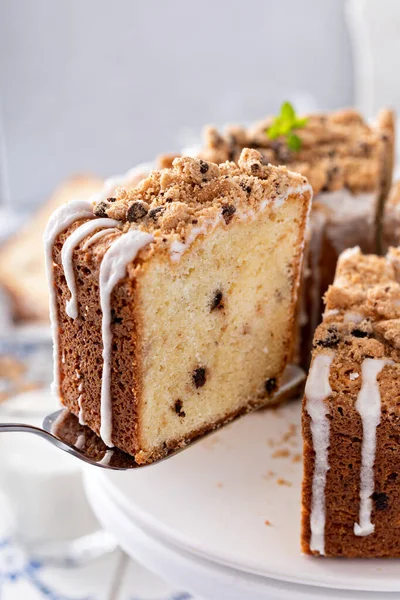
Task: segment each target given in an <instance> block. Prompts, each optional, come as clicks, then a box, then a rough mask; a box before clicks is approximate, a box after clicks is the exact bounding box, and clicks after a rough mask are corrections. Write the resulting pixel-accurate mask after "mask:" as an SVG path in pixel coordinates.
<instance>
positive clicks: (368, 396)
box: [354, 358, 393, 536]
mask: <svg viewBox="0 0 400 600" xmlns="http://www.w3.org/2000/svg"><path fill="white" fill-rule="evenodd" d="M389 364H393V362H392V361H390V360H383V359H375V358H366V359H364V361H363V363H362V366H361V375H362V385H361V389H360V391H359V394H358V396H357V400H356V404H355V407H356V409H357V411H358V413H359V415H360V417H361V421H362V428H363V439H362V446H361V474H360V513H359V523H354V534H355V535H359V536H366V535H370V534H371V533H373V532H374V530H375V525H374V524H373V523H371V511H372V499H371V495H372V494H373V492H374V462H375V452H376V428H377V427H378V425H379V423H380V421H381V394H380V390H379V383H378V381H377V377H378V375H379V373H380V372H381V371H382V369H383V368H384V366H385V365H389Z"/></svg>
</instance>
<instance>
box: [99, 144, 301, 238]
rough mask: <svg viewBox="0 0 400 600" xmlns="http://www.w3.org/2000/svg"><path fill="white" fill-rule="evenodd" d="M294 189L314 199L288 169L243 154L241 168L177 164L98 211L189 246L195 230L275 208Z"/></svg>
mask: <svg viewBox="0 0 400 600" xmlns="http://www.w3.org/2000/svg"><path fill="white" fill-rule="evenodd" d="M292 189H293V191H294V192H296V191H298V190H300V189H302V190H303V191H307V192H308V193H311V188H310V187H309V185H308V182H307V180H306V178H305V177H303V176H302V175H299V174H298V173H292V172H290V171H289V170H288V169H287V168H286V167H283V166H280V167H277V166H272V165H269V164H265V161H264V160H263V157H262V155H261V154H260V153H259V152H258V151H257V150H254V149H244V150H242V152H241V154H240V157H239V160H238V164H236V163H234V162H225V163H223V164H220V165H217V164H215V163H212V162H209V161H205V160H203V159H194V158H189V157H181V158H175V159H174V160H173V162H172V167H171V168H165V169H162V170H158V171H153V172H152V173H151V174H150V175H149V177H147V178H146V179H144V180H142V181H141V182H140V183H139V184H138V185H137V186H136V187H135V188H134V189H131V190H126V189H123V188H119V189H118V190H117V191H116V193H115V197H112V198H108V199H107V200H106V201H100V202H98V203H96V204H95V205H94V214H95V215H96V216H97V217H109V218H112V219H116V220H117V221H120V222H121V225H122V226H123V228H124V229H125V230H127V229H129V228H135V229H142V230H143V231H147V232H150V233H152V234H153V235H154V236H155V237H158V236H167V237H173V238H175V239H180V240H182V241H185V238H187V237H188V235H189V234H190V231H191V230H192V229H193V228H194V227H196V228H197V227H199V226H200V225H201V224H202V223H204V222H209V221H213V220H214V221H215V219H216V218H218V217H221V218H222V219H223V220H224V221H225V223H226V224H229V223H230V222H231V221H232V220H233V219H234V218H235V217H236V216H242V215H243V214H246V213H251V212H254V211H256V210H258V209H259V207H260V204H261V203H264V204H266V200H267V201H268V202H267V204H268V205H270V206H271V208H272V207H273V205H274V201H275V200H276V201H278V200H279V199H281V198H284V197H285V196H287V195H288V193H289V192H290V191H291V190H292Z"/></svg>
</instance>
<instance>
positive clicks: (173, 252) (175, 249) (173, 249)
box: [170, 215, 223, 262]
mask: <svg viewBox="0 0 400 600" xmlns="http://www.w3.org/2000/svg"><path fill="white" fill-rule="evenodd" d="M222 219H223V217H222V215H218V216H217V218H216V219H206V220H204V222H203V223H202V224H201V225H200V226H199V227H193V228H192V230H191V231H190V233H189V235H188V236H187V238H186V241H185V242H180V241H179V240H174V241H173V242H172V243H171V246H170V256H171V260H172V261H173V262H177V261H178V260H179V259H180V258H181V256H182V254H183V253H184V252H185V251H186V250H187V249H188V248H189V246H191V244H193V242H194V240H195V239H196V238H197V237H198V236H199V235H201V234H203V233H206V231H208V230H210V231H211V230H213V229H214V228H215V227H216V226H217V224H218V223H219V222H220V221H222Z"/></svg>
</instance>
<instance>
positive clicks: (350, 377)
mask: <svg viewBox="0 0 400 600" xmlns="http://www.w3.org/2000/svg"><path fill="white" fill-rule="evenodd" d="M359 377H360V373H350V375H349V379H350V380H351V381H354V380H355V379H358V378H359Z"/></svg>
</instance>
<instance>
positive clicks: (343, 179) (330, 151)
mask: <svg viewBox="0 0 400 600" xmlns="http://www.w3.org/2000/svg"><path fill="white" fill-rule="evenodd" d="M292 110H293V109H292ZM275 121H276V119H275ZM297 122H298V123H301V124H302V126H301V128H300V129H295V132H296V139H297V141H298V143H297V145H295V146H294V147H293V145H291V144H288V141H287V139H286V138H285V137H284V136H278V137H277V138H275V137H274V139H271V138H270V137H269V134H268V132H269V131H271V127H272V126H273V125H274V118H272V117H271V118H268V119H265V120H264V121H262V122H260V123H257V124H256V125H255V126H253V127H250V128H244V127H241V126H237V125H235V126H231V127H228V128H227V129H226V131H225V132H219V131H217V130H216V129H215V128H214V127H208V128H207V129H206V131H205V135H204V143H203V146H202V148H201V149H197V150H196V151H195V152H196V154H197V155H198V156H200V157H201V158H203V159H205V160H212V161H214V162H217V163H219V162H224V161H226V160H232V161H237V160H238V157H239V155H240V152H241V150H242V148H244V147H248V148H256V149H257V150H258V151H259V152H260V153H261V155H262V157H263V160H264V161H265V162H267V163H271V164H275V165H278V164H279V165H282V164H284V165H287V166H288V168H290V169H291V170H292V171H297V172H299V173H301V174H302V175H304V176H305V177H307V179H308V181H309V182H310V184H311V185H312V187H313V191H314V200H313V207H312V212H311V220H310V230H309V234H308V243H307V245H306V255H305V260H304V271H303V282H302V286H301V289H302V293H301V298H302V302H301V305H300V307H299V314H298V323H299V327H300V330H301V335H300V336H299V344H298V350H299V353H300V356H299V359H300V362H302V364H303V365H304V366H307V365H308V362H309V356H310V351H311V346H312V336H313V333H314V330H315V327H316V326H317V325H318V323H319V322H320V320H321V315H322V311H323V304H322V296H323V294H324V293H325V291H326V290H327V287H328V285H329V284H330V283H332V281H333V278H334V274H335V267H336V262H337V258H338V256H339V254H340V252H342V251H343V250H345V249H346V248H349V247H352V246H356V245H358V246H360V248H361V250H362V251H363V252H367V253H371V252H378V253H379V252H380V247H381V220H382V211H383V206H384V202H385V199H386V196H387V194H388V190H389V188H390V185H391V180H392V169H393V138H394V118H393V114H392V112H391V111H389V110H382V111H381V112H380V113H379V115H378V117H377V119H376V122H375V123H373V124H369V123H367V122H366V121H365V120H364V119H363V118H362V116H361V115H360V114H359V113H358V112H356V111H355V110H353V109H346V110H340V111H336V112H332V113H327V114H312V115H308V116H307V117H305V118H303V119H297ZM289 146H292V149H291V148H290V147H289Z"/></svg>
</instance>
